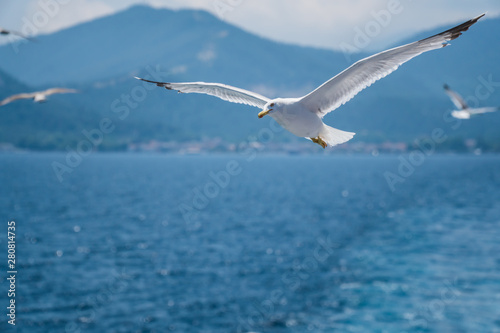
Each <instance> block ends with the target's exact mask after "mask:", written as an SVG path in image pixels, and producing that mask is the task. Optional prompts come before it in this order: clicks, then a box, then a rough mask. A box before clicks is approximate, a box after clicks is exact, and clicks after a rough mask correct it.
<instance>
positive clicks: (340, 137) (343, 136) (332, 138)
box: [319, 124, 356, 146]
mask: <svg viewBox="0 0 500 333" xmlns="http://www.w3.org/2000/svg"><path fill="white" fill-rule="evenodd" d="M354 135H356V133H352V132H344V131H341V130H338V129H336V128H333V127H330V126H328V125H325V124H323V129H322V130H321V132H320V133H319V136H320V137H321V138H322V139H323V140H324V141H325V142H326V143H328V145H329V146H336V145H340V144H341V143H344V142H347V141H349V140H351V139H352V138H353V137H354Z"/></svg>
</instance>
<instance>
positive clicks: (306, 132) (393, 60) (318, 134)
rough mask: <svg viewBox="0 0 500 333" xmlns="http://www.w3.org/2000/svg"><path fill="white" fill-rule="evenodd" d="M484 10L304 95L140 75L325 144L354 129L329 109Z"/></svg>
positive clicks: (465, 25) (458, 30)
mask: <svg viewBox="0 0 500 333" xmlns="http://www.w3.org/2000/svg"><path fill="white" fill-rule="evenodd" d="M484 15H485V14H483V15H480V16H478V17H476V18H474V19H472V20H469V21H467V22H465V23H463V24H461V25H458V26H456V27H454V28H452V29H450V30H447V31H444V32H442V33H440V34H437V35H435V36H432V37H429V38H426V39H422V40H420V41H417V42H414V43H411V44H407V45H403V46H400V47H396V48H393V49H390V50H387V51H383V52H380V53H378V54H375V55H373V56H371V57H368V58H365V59H363V60H360V61H358V62H356V63H355V64H354V65H352V66H351V67H349V68H347V69H346V70H344V71H343V72H341V73H340V74H338V75H337V76H335V77H333V78H332V79H330V80H329V81H327V82H325V83H324V84H323V85H321V86H320V87H319V88H317V89H316V90H314V91H313V92H311V93H309V94H308V95H306V96H304V97H299V98H276V99H269V98H267V97H264V96H262V95H259V94H257V93H254V92H251V91H247V90H243V89H240V88H235V87H231V86H228V85H225V84H220V83H205V82H185V83H169V82H157V81H150V80H145V79H141V78H138V77H136V79H139V80H143V81H146V82H150V83H154V84H156V85H157V86H159V87H165V88H166V89H168V90H177V91H178V92H181V93H201V94H207V95H211V96H215V97H219V98H221V99H223V100H225V101H229V102H234V103H241V104H247V105H251V106H255V107H258V108H261V109H262V110H263V111H262V112H260V113H259V115H258V116H259V118H262V117H264V116H265V115H270V116H271V117H272V118H274V119H275V120H276V121H277V122H278V123H279V124H280V125H281V126H283V127H284V128H285V129H287V130H288V131H290V132H291V133H293V134H295V135H297V136H299V137H305V138H306V139H310V140H312V141H313V142H315V143H317V144H319V145H321V146H322V147H323V148H326V147H327V146H328V145H330V146H335V145H338V144H341V143H344V142H347V141H349V140H350V139H352V137H353V136H354V135H355V133H350V132H344V131H341V130H338V129H335V128H332V127H330V126H327V125H326V124H324V123H323V121H322V118H323V117H324V116H325V115H326V114H327V113H329V112H331V111H333V110H335V109H337V108H338V107H340V106H341V105H343V104H345V103H347V102H348V101H349V100H351V99H352V98H353V97H354V96H355V95H356V94H358V93H359V92H360V91H362V90H363V89H365V88H366V87H368V86H370V85H372V84H373V83H374V82H376V81H378V80H379V79H381V78H383V77H385V76H387V75H389V74H390V73H392V72H394V71H395V70H396V69H397V68H398V67H399V66H400V65H402V64H403V63H405V62H407V61H409V60H410V59H412V58H414V57H416V56H418V55H420V54H422V53H424V52H427V51H431V50H435V49H439V48H442V47H444V46H447V45H449V44H448V42H449V41H451V40H454V39H455V38H458V37H459V36H460V35H461V34H462V32H464V31H466V30H468V29H469V27H470V26H472V25H473V24H475V23H476V22H477V21H478V20H479V19H480V18H481V17H483V16H484Z"/></svg>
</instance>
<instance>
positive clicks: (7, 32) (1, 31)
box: [0, 27, 35, 42]
mask: <svg viewBox="0 0 500 333" xmlns="http://www.w3.org/2000/svg"><path fill="white" fill-rule="evenodd" d="M0 35H15V36H19V37H22V38H24V39H27V40H30V41H32V42H34V41H35V39H34V38H31V37H28V36H26V35H23V34H22V33H20V32H17V31H13V30H6V29H3V28H1V27H0Z"/></svg>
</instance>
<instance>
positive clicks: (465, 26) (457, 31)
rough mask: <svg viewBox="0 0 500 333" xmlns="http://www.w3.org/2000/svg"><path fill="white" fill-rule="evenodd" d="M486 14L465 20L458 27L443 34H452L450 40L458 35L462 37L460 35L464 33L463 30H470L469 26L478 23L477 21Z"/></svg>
mask: <svg viewBox="0 0 500 333" xmlns="http://www.w3.org/2000/svg"><path fill="white" fill-rule="evenodd" d="M484 15H486V13H484V14H481V15H479V16H478V17H476V18H473V19H472V20H469V21H467V22H464V23H462V24H460V25H457V26H456V27H454V28H451V29H450V30H447V31H445V32H444V33H443V34H451V36H450V40H454V39H457V38H458V37H460V35H462V33H463V32H465V31H467V30H469V28H470V27H471V26H472V25H474V24H476V23H477V21H479V19H481V18H482V17H483V16H484Z"/></svg>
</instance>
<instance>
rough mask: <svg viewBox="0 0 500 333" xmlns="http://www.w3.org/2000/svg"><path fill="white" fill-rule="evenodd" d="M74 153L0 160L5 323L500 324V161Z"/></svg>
mask: <svg viewBox="0 0 500 333" xmlns="http://www.w3.org/2000/svg"><path fill="white" fill-rule="evenodd" d="M66 157H67V155H65V154H51V153H44V154H42V153H40V154H38V153H37V154H35V153H24V154H14V153H4V154H1V155H0V179H1V182H0V185H1V186H0V192H1V195H0V213H1V214H0V216H1V220H2V222H1V223H0V249H1V251H0V253H2V254H0V258H3V259H1V260H0V269H1V275H2V276H3V277H4V278H3V279H2V282H1V283H0V295H1V297H0V302H1V306H0V308H1V309H3V310H1V311H0V312H2V313H1V317H0V318H2V320H1V321H0V331H1V332H186V333H187V332H202V333H209V332H214V333H215V332H270V333H282V332H380V333H382V332H398V333H401V332H439V333H443V332H445V333H446V332H450V333H459V332H476V333H477V332H489V333H492V332H500V156H495V155H482V156H476V155H439V154H436V155H432V156H424V157H423V159H421V160H418V161H417V162H418V163H417V162H415V160H410V156H398V155H378V156H360V155H312V156H276V155H266V154H256V155H255V156H245V155H238V154H235V155H230V154H227V155H193V156H186V155H161V154H156V155H155V154H150V155H148V154H97V153H96V154H90V155H89V156H85V157H83V158H82V160H78V161H71V160H70V161H69V162H70V163H68V161H66ZM61 166H63V168H62V169H61ZM55 167H56V170H59V171H58V172H59V173H57V172H55V170H54V168H55ZM57 167H59V169H57ZM61 170H63V171H61ZM58 175H59V176H60V177H58ZM394 179H397V181H394ZM8 221H15V223H16V231H15V232H16V270H17V275H16V286H15V288H16V296H15V301H16V322H15V323H16V325H15V326H12V325H10V324H8V322H7V321H8V319H9V318H8V317H7V313H8V310H7V309H6V307H7V306H8V304H9V303H8V302H9V300H10V298H8V297H7V292H8V290H9V283H8V281H7V280H6V278H5V277H6V276H7V271H8V268H7V222H8Z"/></svg>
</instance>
